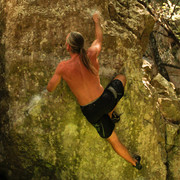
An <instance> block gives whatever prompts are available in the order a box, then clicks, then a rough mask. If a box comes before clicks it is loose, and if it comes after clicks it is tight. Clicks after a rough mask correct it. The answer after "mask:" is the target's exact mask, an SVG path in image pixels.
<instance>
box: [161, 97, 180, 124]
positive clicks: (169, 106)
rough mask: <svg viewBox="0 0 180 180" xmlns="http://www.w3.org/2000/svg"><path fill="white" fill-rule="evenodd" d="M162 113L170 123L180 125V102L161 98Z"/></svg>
mask: <svg viewBox="0 0 180 180" xmlns="http://www.w3.org/2000/svg"><path fill="white" fill-rule="evenodd" d="M158 102H159V105H160V111H161V113H162V115H163V116H164V117H165V118H166V119H168V120H169V121H172V122H175V123H179V122H180V100H179V99H175V100H173V99H169V98H159V99H158Z"/></svg>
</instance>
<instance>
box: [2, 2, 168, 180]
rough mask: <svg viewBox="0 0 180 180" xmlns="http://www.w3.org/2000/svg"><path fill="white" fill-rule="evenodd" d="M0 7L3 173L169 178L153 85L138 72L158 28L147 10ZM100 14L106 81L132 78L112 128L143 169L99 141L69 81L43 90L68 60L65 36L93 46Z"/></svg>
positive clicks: (81, 5) (83, 5)
mask: <svg viewBox="0 0 180 180" xmlns="http://www.w3.org/2000/svg"><path fill="white" fill-rule="evenodd" d="M0 2H1V6H2V7H3V15H4V17H5V18H3V19H2V16H1V17H0V18H1V20H2V21H3V22H4V23H3V24H2V27H3V28H1V29H0V30H1V34H2V36H0V38H1V46H3V47H4V51H3V52H1V51H0V52H1V53H3V56H2V61H3V62H4V67H5V68H4V69H3V73H4V74H5V75H4V76H2V79H3V82H4V84H2V85H3V87H4V89H5V90H4V91H5V92H8V95H6V96H3V98H2V101H1V102H3V103H2V107H4V111H3V112H4V114H3V115H2V117H3V123H2V128H1V134H2V135H3V136H2V138H1V141H0V145H1V146H2V148H0V167H2V168H1V169H3V170H2V171H3V172H5V174H6V175H7V176H9V177H10V178H14V177H15V179H16V178H17V179H35V180H36V179H62V180H65V179H80V180H84V179H88V180H89V179H97V180H98V179H99V180H100V179H101V180H102V179H107V180H108V179H111V180H126V179H127V180H129V179H159V180H165V179H166V176H167V172H168V171H167V167H166V164H167V161H168V158H167V153H166V138H165V134H166V125H165V122H164V118H163V116H162V115H161V112H160V110H159V106H158V96H157V94H156V90H154V89H155V87H154V88H153V87H151V88H148V87H150V84H148V86H147V84H145V82H148V80H146V81H145V80H143V78H144V76H145V75H144V72H143V71H142V69H141V67H142V63H143V61H142V55H143V53H144V51H145V48H146V45H147V43H148V38H149V34H150V32H151V31H152V29H153V25H154V20H153V18H152V17H151V15H150V14H149V13H147V11H146V10H145V9H144V7H143V6H142V5H140V4H139V3H138V2H136V1H134V0H129V1H124V0H119V1H109V0H104V1H100V0H92V1H80V0H77V1H74V0H69V1H58V0H51V1H45V0H31V1H29V0H24V1H4V0H1V1H0ZM95 10H99V11H100V12H101V16H102V19H101V21H102V27H103V37H104V38H103V48H102V52H101V54H100V57H99V62H100V67H101V69H100V76H101V81H102V84H103V86H106V85H107V83H108V81H109V80H110V79H111V78H112V77H113V76H114V75H115V74H118V73H120V72H124V73H125V75H126V77H127V79H128V81H127V86H126V88H125V95H124V97H123V99H122V100H121V102H120V103H119V104H118V107H117V111H118V112H121V113H123V115H122V117H121V121H120V123H118V124H117V125H116V129H115V130H116V132H117V135H118V137H119V139H120V140H121V141H122V143H123V144H124V145H125V146H126V147H127V148H128V149H129V151H130V152H131V153H138V154H140V155H141V156H142V164H143V169H142V170H141V171H140V172H139V171H137V170H136V169H134V168H133V167H132V166H131V165H130V164H128V163H127V162H126V161H124V160H123V159H122V158H121V157H119V156H118V155H117V154H116V153H115V152H114V151H113V150H112V148H111V146H110V145H109V144H108V143H107V142H106V141H105V140H103V139H101V138H100V137H99V135H98V134H97V132H96V130H95V129H94V128H93V127H92V126H91V125H90V124H89V123H88V122H87V121H86V119H85V118H84V117H83V115H82V113H81V111H80V108H79V105H78V104H77V102H76V99H75V97H74V96H73V94H72V93H71V92H70V90H69V88H68V86H67V84H66V83H65V82H64V81H62V82H61V84H60V86H58V88H57V89H56V91H55V92H54V93H51V94H48V95H47V94H46V93H44V88H45V87H46V85H47V83H48V81H49V79H50V78H51V76H52V74H53V72H54V70H55V67H56V65H57V64H58V63H59V62H60V61H61V60H64V59H68V58H69V57H68V54H67V52H66V49H65V46H64V44H65V37H66V35H67V34H68V33H69V32H70V31H80V32H81V33H82V34H83V35H84V37H85V40H86V48H87V47H88V46H90V44H91V43H92V42H93V40H94V24H93V21H92V14H93V12H94V11H95ZM142 80H143V81H142ZM6 102H8V107H9V109H8V108H7V105H6V104H7V103H6ZM5 107H6V108H5ZM1 169H0V170H1ZM171 172H172V171H171Z"/></svg>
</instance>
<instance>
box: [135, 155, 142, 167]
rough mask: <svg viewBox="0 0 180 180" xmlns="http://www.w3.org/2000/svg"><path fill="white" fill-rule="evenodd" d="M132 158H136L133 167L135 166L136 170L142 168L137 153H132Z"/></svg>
mask: <svg viewBox="0 0 180 180" xmlns="http://www.w3.org/2000/svg"><path fill="white" fill-rule="evenodd" d="M133 158H134V159H136V160H137V162H136V166H133V167H135V168H136V169H138V170H141V169H142V165H141V163H140V161H141V157H140V156H139V155H134V156H133Z"/></svg>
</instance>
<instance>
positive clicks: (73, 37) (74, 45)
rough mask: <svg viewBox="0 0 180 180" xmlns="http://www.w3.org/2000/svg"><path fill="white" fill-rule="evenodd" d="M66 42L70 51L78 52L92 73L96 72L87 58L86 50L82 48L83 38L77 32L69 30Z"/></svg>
mask: <svg viewBox="0 0 180 180" xmlns="http://www.w3.org/2000/svg"><path fill="white" fill-rule="evenodd" d="M66 42H67V43H68V44H69V45H70V46H71V52H72V53H78V54H79V55H80V59H81V61H82V63H83V64H84V66H85V67H86V68H87V69H88V70H89V71H90V72H92V73H93V74H94V75H96V74H97V70H96V69H95V67H94V66H93V65H92V63H91V61H90V60H89V58H88V56H87V53H86V50H85V49H84V38H83V36H82V34H81V33H79V32H71V33H70V34H69V37H68V38H67V40H66Z"/></svg>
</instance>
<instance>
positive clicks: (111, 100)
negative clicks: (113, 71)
mask: <svg viewBox="0 0 180 180" xmlns="http://www.w3.org/2000/svg"><path fill="white" fill-rule="evenodd" d="M123 95H124V87H123V84H122V82H121V81H120V80H118V79H114V80H112V81H111V82H110V83H109V84H108V86H107V87H106V88H105V89H104V92H103V94H102V95H101V96H100V97H99V98H98V99H97V100H95V101H94V102H92V103H90V104H88V105H85V106H81V110H82V113H83V114H84V116H85V117H86V119H87V120H88V121H89V122H90V123H91V124H92V125H93V126H94V127H95V128H96V130H97V131H98V133H99V135H100V136H101V137H102V138H108V137H110V136H111V134H112V132H113V130H114V127H115V125H114V123H113V122H112V120H111V119H110V117H109V115H108V113H109V112H111V111H112V110H113V109H114V107H115V106H116V105H117V103H118V101H119V100H120V99H121V98H122V97H123Z"/></svg>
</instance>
